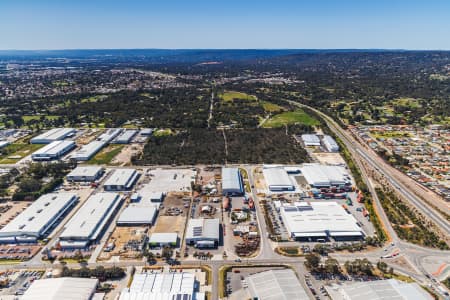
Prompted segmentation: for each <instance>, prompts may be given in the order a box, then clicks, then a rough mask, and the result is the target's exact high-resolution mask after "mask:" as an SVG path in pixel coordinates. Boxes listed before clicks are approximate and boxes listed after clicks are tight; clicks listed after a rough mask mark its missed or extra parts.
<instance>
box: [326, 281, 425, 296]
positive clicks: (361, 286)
mask: <svg viewBox="0 0 450 300" xmlns="http://www.w3.org/2000/svg"><path fill="white" fill-rule="evenodd" d="M327 290H328V291H329V292H330V294H331V295H332V296H333V295H334V294H335V293H336V292H335V290H332V289H331V288H329V287H327ZM333 299H342V300H359V299H367V300H384V299H390V300H391V299H392V300H409V299H423V300H426V299H430V300H431V299H434V298H433V297H432V296H431V295H430V294H428V293H427V292H426V291H425V290H423V289H422V288H421V287H420V286H419V285H418V284H417V283H415V282H413V283H406V282H401V281H399V280H396V279H389V280H376V281H366V282H358V283H354V284H344V285H342V286H341V287H340V288H339V290H338V293H337V294H336V295H335V297H333Z"/></svg>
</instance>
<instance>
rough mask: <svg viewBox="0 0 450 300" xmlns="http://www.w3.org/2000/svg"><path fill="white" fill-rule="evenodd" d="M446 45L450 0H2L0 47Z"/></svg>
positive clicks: (445, 47) (449, 37)
mask: <svg viewBox="0 0 450 300" xmlns="http://www.w3.org/2000/svg"><path fill="white" fill-rule="evenodd" d="M114 48H116V49H117V48H120V49H125V48H127V49H128V48H161V49H257V48H258V49H356V48H357V49H436V50H437V49H439V50H450V0H372V1H370V0H334V1H332V0H292V1H291V0H286V1H283V0H272V1H266V0H259V1H256V0H223V1H216V0H208V1H207V0H140V1H138V0H120V1H119V0H89V1H87V0H71V1H69V0H0V50H13V49H16V50H38V49H39V50H42V49H114Z"/></svg>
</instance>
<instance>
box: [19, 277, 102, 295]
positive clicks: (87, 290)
mask: <svg viewBox="0 0 450 300" xmlns="http://www.w3.org/2000/svg"><path fill="white" fill-rule="evenodd" d="M97 285H98V279H94V278H74V277H62V278H47V279H39V280H35V281H34V282H33V283H32V284H31V285H30V287H29V288H28V289H27V291H26V292H25V293H24V295H23V296H21V297H20V299H21V300H43V299H45V300H61V299H64V300H93V299H94V294H95V291H96V289H97Z"/></svg>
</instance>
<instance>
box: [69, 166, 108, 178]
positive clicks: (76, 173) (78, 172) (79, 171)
mask: <svg viewBox="0 0 450 300" xmlns="http://www.w3.org/2000/svg"><path fill="white" fill-rule="evenodd" d="M102 171H103V168H102V167H101V166H78V167H76V168H75V169H73V170H72V171H71V172H70V173H69V174H67V177H68V178H69V177H95V176H97V174H98V173H100V172H102Z"/></svg>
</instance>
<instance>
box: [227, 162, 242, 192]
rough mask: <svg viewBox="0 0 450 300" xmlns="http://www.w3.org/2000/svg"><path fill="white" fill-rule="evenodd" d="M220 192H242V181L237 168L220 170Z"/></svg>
mask: <svg viewBox="0 0 450 300" xmlns="http://www.w3.org/2000/svg"><path fill="white" fill-rule="evenodd" d="M222 190H241V191H242V181H241V176H240V171H239V169H238V168H222Z"/></svg>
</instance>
